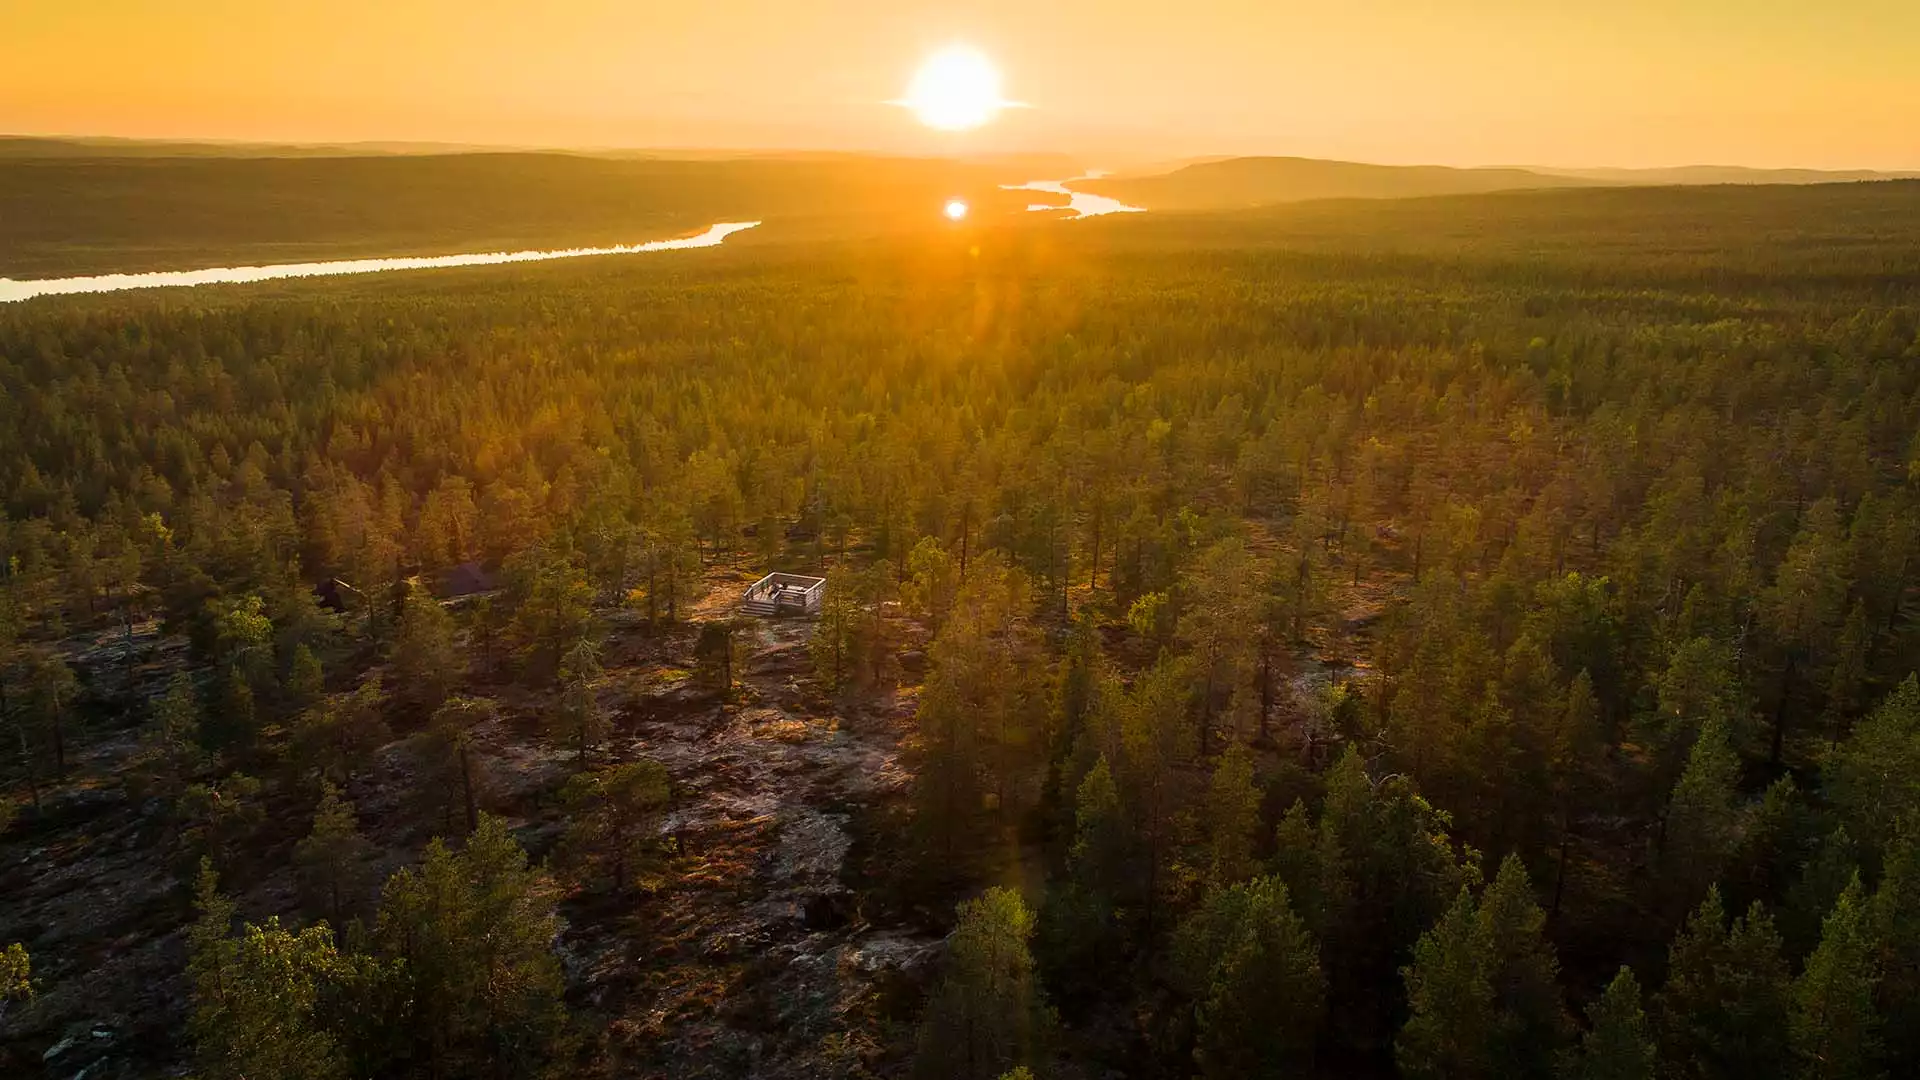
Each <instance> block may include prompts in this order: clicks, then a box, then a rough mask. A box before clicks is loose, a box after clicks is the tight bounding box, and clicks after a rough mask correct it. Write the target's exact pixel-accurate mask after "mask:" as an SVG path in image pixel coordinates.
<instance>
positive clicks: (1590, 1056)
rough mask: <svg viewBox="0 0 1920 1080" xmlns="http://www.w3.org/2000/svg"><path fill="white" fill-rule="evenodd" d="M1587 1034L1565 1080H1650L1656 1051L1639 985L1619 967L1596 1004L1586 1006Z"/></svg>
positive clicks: (1628, 969) (1582, 1037)
mask: <svg viewBox="0 0 1920 1080" xmlns="http://www.w3.org/2000/svg"><path fill="white" fill-rule="evenodd" d="M1587 1023H1588V1024H1589V1027H1588V1029H1587V1033H1586V1034H1585V1035H1583V1036H1581V1039H1580V1053H1579V1055H1578V1056H1577V1057H1576V1058H1574V1059H1573V1061H1572V1063H1571V1065H1570V1066H1569V1068H1568V1069H1567V1070H1566V1077H1567V1080H1653V1070H1654V1065H1655V1064H1656V1062H1657V1060H1658V1056H1659V1055H1658V1048H1657V1047H1656V1046H1655V1045H1654V1041H1653V1032H1652V1030H1651V1029H1650V1028H1649V1027H1648V1025H1647V1014H1646V1013H1645V1012H1644V1011H1643V1010H1642V1009H1641V1007H1640V981H1639V980H1638V979H1635V978H1634V977H1633V969H1631V968H1627V967H1622V968H1621V969H1620V973H1619V974H1618V975H1615V976H1614V977H1613V981H1612V982H1610V983H1608V984H1607V989H1606V992H1605V993H1603V994H1601V995H1600V1000H1598V1001H1596V1002H1594V1003H1593V1004H1591V1005H1589V1006H1587Z"/></svg>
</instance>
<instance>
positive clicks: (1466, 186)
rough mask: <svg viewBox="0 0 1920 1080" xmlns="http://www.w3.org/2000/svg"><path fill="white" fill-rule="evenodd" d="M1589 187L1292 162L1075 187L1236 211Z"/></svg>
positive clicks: (1521, 172)
mask: <svg viewBox="0 0 1920 1080" xmlns="http://www.w3.org/2000/svg"><path fill="white" fill-rule="evenodd" d="M1590 183H1591V181H1588V180H1582V179H1579V178H1576V177H1567V176H1549V175H1546V174H1544V173H1540V172H1534V171H1531V170H1528V169H1453V168H1447V167H1445V166H1441V165H1365V164H1360V163H1358V162H1351V161H1320V160H1316V159H1313V158H1294V157H1243V158H1229V159H1226V160H1224V161H1210V162H1201V163H1199V164H1194V165H1188V166H1186V167H1185V168H1181V169H1176V170H1174V171H1173V172H1170V173H1167V174H1165V175H1163V176H1139V177H1132V178H1125V179H1121V178H1115V179H1106V180H1096V181H1088V182H1085V183H1082V184H1080V185H1078V186H1079V187H1080V188H1081V189H1083V190H1086V191H1090V192H1094V193H1096V194H1100V195H1107V196H1111V197H1113V198H1116V199H1119V200H1121V201H1122V202H1126V203H1130V204H1132V205H1134V206H1144V207H1146V208H1147V209H1149V210H1238V209H1246V208H1249V207H1255V206H1272V205H1276V204H1280V203H1292V202H1306V201H1308V200H1311V199H1403V198H1410V197H1414V196H1420V195H1475V194H1482V193H1485V192H1491V191H1515V190H1521V189H1527V188H1553V187H1577V186H1582V185H1585V184H1590Z"/></svg>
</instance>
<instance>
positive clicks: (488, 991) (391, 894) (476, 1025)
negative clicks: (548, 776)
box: [373, 814, 566, 1080]
mask: <svg viewBox="0 0 1920 1080" xmlns="http://www.w3.org/2000/svg"><path fill="white" fill-rule="evenodd" d="M554 899H555V897H554V892H553V889H552V887H551V885H550V884H549V882H548V881H547V879H546V877H545V876H544V875H543V874H541V873H539V872H538V871H535V870H533V869H531V868H530V867H529V866H528V865H527V856H526V852H524V851H523V850H522V849H521V848H520V845H519V844H517V843H515V842H514V839H513V837H512V835H511V834H510V833H508V831H507V827H506V823H505V822H503V821H501V820H500V819H499V818H497V817H494V816H492V815H491V814H484V815H481V817H480V821H479V827H478V828H476V829H475V830H474V831H473V833H472V835H470V836H469V837H468V838H467V842H466V847H465V848H464V849H463V850H461V851H460V852H458V853H455V852H454V851H452V850H451V849H449V848H448V847H447V846H446V845H445V844H444V843H442V842H440V841H439V840H435V841H434V842H433V843H431V844H429V845H428V846H427V853H426V857H425V859H424V860H423V861H422V863H421V865H420V867H419V868H418V869H407V870H402V871H400V872H399V873H397V874H395V875H394V876H393V877H392V878H390V879H388V881H387V885H386V888H385V890H384V891H383V892H382V894H381V898H380V914H379V918H378V921H377V922H376V924H375V927H374V931H373V945H374V948H375V950H376V953H377V955H378V956H379V957H380V958H381V959H383V960H384V961H386V962H389V963H394V964H397V970H398V972H399V977H400V978H401V979H402V980H403V983H404V991H403V993H402V994H401V1001H402V1002H403V1003H404V1008H405V1010H406V1012H405V1015H404V1016H403V1017H401V1018H396V1019H397V1022H398V1024H399V1026H400V1030H402V1031H403V1032H405V1034H406V1037H407V1038H408V1039H409V1041H410V1042H411V1043H412V1049H411V1052H410V1053H411V1056H412V1058H413V1060H415V1061H417V1062H424V1063H425V1065H426V1068H427V1071H428V1073H429V1074H430V1075H434V1076H460V1075H487V1076H494V1077H505V1078H509V1080H512V1078H519V1077H532V1076H537V1075H540V1074H542V1073H543V1072H545V1071H546V1069H547V1067H548V1066H549V1065H550V1064H551V1063H552V1062H553V1061H554V1059H555V1057H556V1055H557V1054H558V1053H560V1052H561V1049H562V1048H563V1047H564V1045H565V1037H566V1008H565V1006H564V1005H563V1004H562V1002H561V991H562V989H563V983H562V977H561V971H560V962H559V960H558V959H557V958H556V957H555V956H554V954H553V951H552V945H553V940H554V935H555V934H556V933H558V931H559V918H558V916H557V915H555V913H554Z"/></svg>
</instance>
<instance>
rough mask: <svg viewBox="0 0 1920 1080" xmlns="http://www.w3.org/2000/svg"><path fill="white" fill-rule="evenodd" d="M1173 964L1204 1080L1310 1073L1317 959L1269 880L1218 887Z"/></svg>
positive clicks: (1319, 996)
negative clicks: (1190, 1011)
mask: <svg viewBox="0 0 1920 1080" xmlns="http://www.w3.org/2000/svg"><path fill="white" fill-rule="evenodd" d="M1174 955H1175V958H1176V963H1177V966H1178V968H1179V970H1180V973H1181V974H1180V979H1181V982H1182V984H1183V989H1184V990H1185V992H1186V994H1187V996H1188V997H1189V998H1190V999H1192V1001H1193V1003H1194V1027H1195V1033H1196V1041H1195V1046H1194V1059H1195V1060H1196V1061H1197V1062H1198V1063H1199V1065H1200V1072H1201V1075H1203V1076H1209V1077H1243V1076H1244V1077H1256V1076H1265V1077H1285V1076H1295V1075H1300V1074H1301V1073H1302V1072H1306V1071H1310V1070H1311V1069H1312V1066H1313V1057H1314V1044H1315V1041H1316V1039H1317V1037H1318V1034H1319V1029H1320V1021H1321V1017H1322V1015H1323V1014H1324V1012H1325V1008H1326V980H1325V978H1324V977H1323V976H1322V975H1321V972H1320V957H1319V949H1318V947H1317V946H1316V945H1315V943H1314V941H1313V938H1312V936H1311V935H1309V934H1308V933H1307V929H1306V926H1305V924H1304V923H1302V922H1301V921H1300V919H1299V917H1298V916H1296V915H1295V914H1294V913H1293V910H1292V908H1291V907H1290V906H1289V904H1288V899H1287V887H1286V886H1285V885H1284V884H1282V883H1280V882H1279V881H1278V880H1277V879H1274V878H1264V877H1263V878H1255V879H1254V880H1252V881H1249V882H1246V883H1243V884H1235V885H1230V886H1216V887H1215V888H1214V889H1213V890H1212V891H1211V892H1209V894H1208V896H1207V899H1206V901H1205V902H1204V903H1203V904H1202V905H1201V906H1200V908H1199V910H1197V911H1195V912H1194V914H1193V915H1192V916H1190V917H1189V918H1188V919H1187V921H1186V922H1185V923H1183V924H1182V925H1181V927H1180V930H1179V932H1178V933H1177V934H1176V935H1175V939H1174Z"/></svg>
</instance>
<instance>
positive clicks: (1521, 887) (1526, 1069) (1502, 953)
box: [1479, 855, 1572, 1076]
mask: <svg viewBox="0 0 1920 1080" xmlns="http://www.w3.org/2000/svg"><path fill="white" fill-rule="evenodd" d="M1479 919H1480V925H1481V934H1482V937H1483V940H1484V941H1485V942H1486V944H1487V947H1488V949H1489V952H1490V954H1491V955H1490V957H1489V962H1490V967H1489V969H1488V971H1489V979H1490V981H1491V983H1492V985H1493V992H1494V1008H1495V1009H1496V1010H1497V1013H1498V1016H1499V1022H1498V1024H1497V1025H1496V1028H1495V1032H1494V1038H1493V1041H1492V1047H1493V1062H1494V1072H1495V1075H1498V1076H1541V1075H1546V1074H1547V1073H1548V1072H1550V1071H1551V1070H1552V1067H1553V1063H1554V1062H1555V1061H1556V1060H1557V1059H1558V1057H1559V1055H1560V1052H1561V1049H1562V1047H1563V1045H1564V1044H1565V1042H1566V1040H1567V1037H1568V1035H1569V1033H1570V1028H1571V1026H1572V1025H1571V1021H1570V1020H1569V1018H1568V1016H1567V1012H1566V1003H1565V1001H1564V1000H1563V998H1562V996H1561V993H1560V963H1559V961H1558V959H1556V958H1555V956H1554V953H1553V945H1552V944H1551V943H1550V942H1549V941H1548V940H1547V936H1546V922H1547V920H1546V914H1545V913H1544V912H1542V911H1541V910H1540V905H1539V904H1537V903H1535V902H1534V898H1533V885H1532V883H1531V882H1529V881H1528V880H1527V871H1526V868H1525V867H1524V866H1523V865H1522V864H1521V862H1520V857H1519V856H1518V855H1508V856H1507V857H1506V858H1505V859H1504V860H1502V861H1501V863H1500V872H1499V873H1498V874H1497V875H1495V876H1494V879H1493V883H1492V884H1491V885H1489V886H1487V889H1486V891H1485V892H1484V893H1482V894H1481V896H1480V910H1479Z"/></svg>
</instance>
